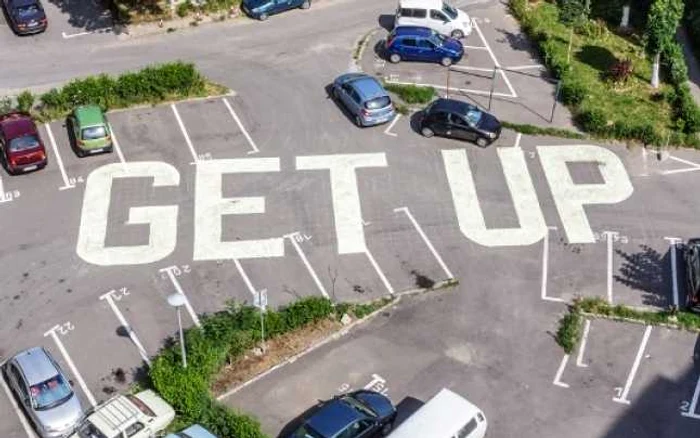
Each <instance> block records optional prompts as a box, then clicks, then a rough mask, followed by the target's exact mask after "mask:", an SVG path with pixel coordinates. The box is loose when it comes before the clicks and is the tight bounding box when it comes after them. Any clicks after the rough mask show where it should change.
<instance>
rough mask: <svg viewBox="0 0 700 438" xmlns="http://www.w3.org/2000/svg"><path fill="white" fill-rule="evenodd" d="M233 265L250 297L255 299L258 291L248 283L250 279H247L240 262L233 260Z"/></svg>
mask: <svg viewBox="0 0 700 438" xmlns="http://www.w3.org/2000/svg"><path fill="white" fill-rule="evenodd" d="M233 263H235V265H236V269H238V273H239V274H241V278H243V282H244V283H245V285H246V286H248V290H249V291H250V295H251V296H252V297H253V299H255V297H256V295H257V294H258V291H257V290H256V289H255V287H254V286H253V283H252V282H251V281H250V278H248V274H246V273H245V271H244V270H243V266H242V265H241V262H240V261H239V260H238V259H233Z"/></svg>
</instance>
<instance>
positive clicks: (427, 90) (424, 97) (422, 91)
mask: <svg viewBox="0 0 700 438" xmlns="http://www.w3.org/2000/svg"><path fill="white" fill-rule="evenodd" d="M385 88H386V89H387V90H388V91H391V92H392V93H395V94H396V95H397V96H399V98H401V100H403V101H404V102H406V103H407V104H409V105H412V104H420V103H428V102H430V101H431V100H433V98H435V88H433V87H420V86H417V85H403V84H391V83H390V84H386V85H385Z"/></svg>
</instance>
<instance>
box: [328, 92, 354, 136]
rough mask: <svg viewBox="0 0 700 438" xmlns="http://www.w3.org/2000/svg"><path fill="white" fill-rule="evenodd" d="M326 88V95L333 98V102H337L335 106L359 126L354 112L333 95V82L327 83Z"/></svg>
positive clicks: (352, 122)
mask: <svg viewBox="0 0 700 438" xmlns="http://www.w3.org/2000/svg"><path fill="white" fill-rule="evenodd" d="M325 89H326V97H327V98H328V99H330V100H332V101H333V103H335V106H336V107H337V108H338V109H339V110H340V112H342V113H343V115H344V116H345V118H346V119H348V122H350V123H351V124H353V125H355V126H357V125H356V124H355V116H354V115H352V114H351V113H350V111H348V109H347V108H345V105H343V103H342V102H341V101H340V100H338V99H336V98H334V97H333V84H328V85H326V86H325Z"/></svg>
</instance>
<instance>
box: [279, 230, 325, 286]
mask: <svg viewBox="0 0 700 438" xmlns="http://www.w3.org/2000/svg"><path fill="white" fill-rule="evenodd" d="M299 235H300V233H299V232H298V231H296V232H294V233H291V234H286V235H285V236H284V237H287V238H289V240H290V241H291V242H292V246H294V249H295V250H296V251H297V254H299V257H301V261H302V262H304V266H306V269H308V271H309V274H311V278H313V280H314V283H316V287H318V290H320V291H321V294H322V295H323V296H324V297H326V298H330V297H329V296H328V292H326V288H325V287H324V286H323V283H321V280H319V278H318V275H316V271H314V268H313V267H312V266H311V263H309V259H307V258H306V254H304V251H303V250H302V249H301V246H300V245H299V243H298V242H297V241H296V239H295V237H296V236H299Z"/></svg>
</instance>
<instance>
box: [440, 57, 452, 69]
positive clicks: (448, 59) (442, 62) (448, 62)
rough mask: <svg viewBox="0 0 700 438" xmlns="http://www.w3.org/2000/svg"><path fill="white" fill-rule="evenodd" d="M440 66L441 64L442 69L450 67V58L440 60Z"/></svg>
mask: <svg viewBox="0 0 700 438" xmlns="http://www.w3.org/2000/svg"><path fill="white" fill-rule="evenodd" d="M440 64H442V65H443V66H444V67H449V66H451V65H452V58H450V57H448V56H445V57H444V58H442V59H441V60H440Z"/></svg>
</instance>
